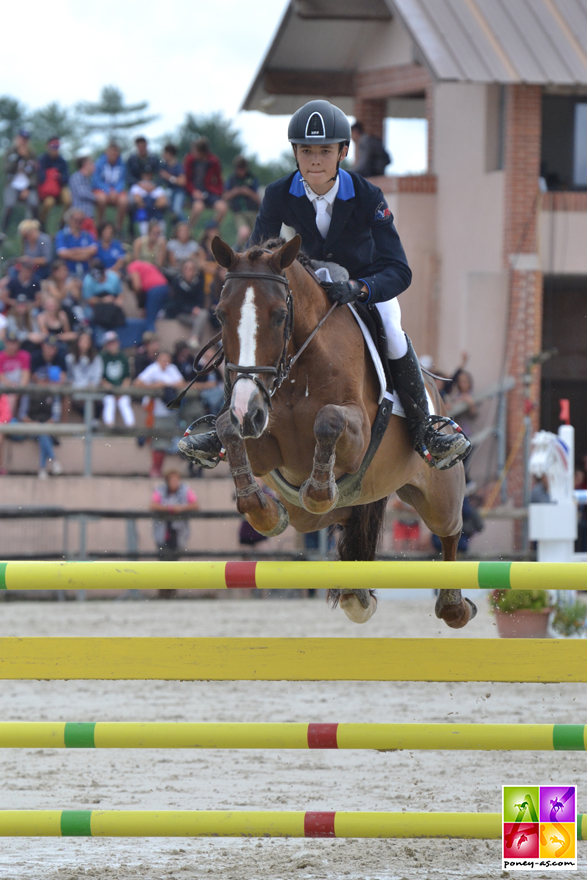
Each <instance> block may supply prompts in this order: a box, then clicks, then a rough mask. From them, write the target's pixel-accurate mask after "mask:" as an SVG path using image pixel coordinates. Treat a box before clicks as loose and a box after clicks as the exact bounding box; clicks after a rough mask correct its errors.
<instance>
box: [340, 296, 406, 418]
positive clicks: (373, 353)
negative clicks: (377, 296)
mask: <svg viewBox="0 0 587 880" xmlns="http://www.w3.org/2000/svg"><path fill="white" fill-rule="evenodd" d="M348 307H349V309H350V310H351V312H352V314H353V318H354V319H355V321H356V322H357V324H358V325H359V327H360V328H361V333H362V334H363V338H364V340H365V342H366V344H367V350H368V351H369V355H370V357H371V360H372V362H373V366H374V367H375V372H376V373H377V381H378V382H379V397H378V401H377V402H378V403H379V404H381V401H382V400H383V398H386V399H387V400H391V401H392V402H393V414H394V416H401V417H402V418H404V419H405V417H406V414H405V412H404V408H403V406H402V405H401V402H400V399H399V396H398V393H397V391H393V392H392V393H390V392H389V391H388V390H387V379H386V378H385V370H384V369H383V364H382V363H381V358H380V356H379V352H378V351H377V347H376V345H375V342H374V341H373V337H372V336H371V334H370V333H369V330H368V329H367V326H366V324H365V322H364V321H363V319H362V318H361V317H360V315H359V314H358V313H357V311H356V309H354V308H353V307H352V305H350V304H349V306H348Z"/></svg>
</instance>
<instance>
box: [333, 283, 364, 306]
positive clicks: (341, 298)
mask: <svg viewBox="0 0 587 880" xmlns="http://www.w3.org/2000/svg"><path fill="white" fill-rule="evenodd" d="M328 298H329V299H330V302H333V303H335V302H336V303H339V304H340V305H346V303H353V302H356V301H357V300H361V299H364V293H363V284H362V283H361V282H360V281H335V282H334V283H333V284H332V285H331V286H330V287H329V288H328Z"/></svg>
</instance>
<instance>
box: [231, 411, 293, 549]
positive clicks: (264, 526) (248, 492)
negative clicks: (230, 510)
mask: <svg viewBox="0 0 587 880" xmlns="http://www.w3.org/2000/svg"><path fill="white" fill-rule="evenodd" d="M216 430H217V432H218V437H219V438H220V441H221V443H222V445H223V446H224V448H225V449H226V455H227V458H228V464H229V467H230V473H231V475H232V478H233V480H234V486H235V491H236V507H237V510H238V512H239V513H242V514H243V516H245V517H246V519H247V521H248V522H249V523H250V524H251V525H252V527H253V528H254V529H256V530H257V531H258V532H260V533H261V534H262V535H265V536H266V537H267V538H273V537H274V536H275V535H281V533H282V532H283V531H285V529H286V528H287V526H288V525H289V516H288V513H287V510H286V509H285V507H284V506H283V504H282V503H281V501H278V500H277V499H276V498H271V497H269V496H268V495H266V494H265V493H264V492H263V491H262V490H261V488H260V487H259V484H258V483H257V481H256V480H255V477H254V476H253V471H252V468H251V463H250V462H249V457H248V455H247V450H246V447H245V442H244V440H243V439H242V438H241V437H239V435H238V434H237V432H236V430H235V427H234V425H233V424H232V421H231V419H230V412H226V413H223V414H222V415H221V416H220V417H219V419H218V421H217V422H216Z"/></svg>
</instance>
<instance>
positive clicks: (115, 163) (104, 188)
mask: <svg viewBox="0 0 587 880" xmlns="http://www.w3.org/2000/svg"><path fill="white" fill-rule="evenodd" d="M125 177H126V168H125V165H124V162H123V161H122V157H121V155H120V148H119V146H118V144H117V143H116V142H115V141H110V143H109V144H108V146H107V147H106V151H105V152H104V153H102V155H101V156H100V157H99V158H98V159H97V160H96V167H95V169H94V175H93V177H92V186H93V187H94V196H95V197H96V209H97V220H98V225H99V226H100V225H102V224H103V222H104V212H105V210H106V208H107V207H108V206H109V205H111V206H112V207H114V208H116V227H117V229H118V231H119V232H121V231H122V227H123V224H124V218H125V215H126V211H127V208H128V195H127V193H126V191H125ZM108 268H110V267H108Z"/></svg>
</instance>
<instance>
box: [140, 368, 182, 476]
mask: <svg viewBox="0 0 587 880" xmlns="http://www.w3.org/2000/svg"><path fill="white" fill-rule="evenodd" d="M183 384H184V381H183V376H182V375H181V373H180V372H179V370H178V369H177V367H176V366H175V364H173V363H172V362H171V355H170V354H169V352H168V351H160V352H159V354H158V355H157V360H156V361H155V363H153V364H150V365H149V366H148V367H147V368H146V369H144V370H143V371H142V373H139V375H138V376H137V378H136V379H135V385H138V386H139V387H144V388H152V389H155V388H160V389H161V390H162V391H163V399H161V398H160V397H156V398H155V400H154V404H153V415H154V417H155V423H154V427H155V428H156V429H160V430H161V432H163V431H165V432H169V431H170V430H172V429H173V427H174V426H175V425H176V424H177V412H174V411H173V410H169V409H167V403H169V401H170V400H172V399H173V398H174V397H175V396H176V394H177V391H178V389H179V388H182V387H183ZM148 403H149V398H148V397H146V398H144V399H143V405H144V406H146V405H148ZM170 442H171V441H170V439H169V438H166V437H160V438H159V437H154V438H153V440H152V443H151V455H152V461H151V473H150V476H151V477H160V476H161V468H162V467H163V462H164V460H165V453H166V452H167V451H168V449H169V446H170Z"/></svg>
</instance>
